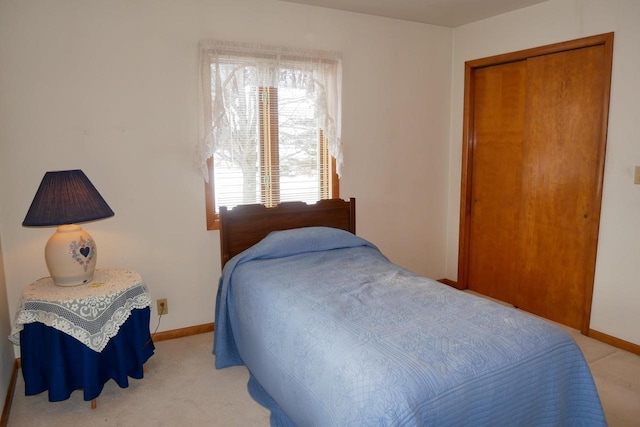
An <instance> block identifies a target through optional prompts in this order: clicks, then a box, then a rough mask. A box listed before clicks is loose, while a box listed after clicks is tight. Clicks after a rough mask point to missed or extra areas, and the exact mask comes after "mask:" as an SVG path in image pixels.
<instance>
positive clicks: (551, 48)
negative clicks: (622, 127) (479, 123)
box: [456, 33, 614, 335]
mask: <svg viewBox="0 0 640 427" xmlns="http://www.w3.org/2000/svg"><path fill="white" fill-rule="evenodd" d="M613 39H614V33H606V34H600V35H595V36H591V37H584V38H580V39H576V40H570V41H567V42H560V43H554V44H550V45H546V46H541V47H535V48H531V49H525V50H521V51H517V52H512V53H506V54H501V55H496V56H491V57H487V58H481V59H476V60H471V61H467V62H465V73H464V110H463V134H462V177H461V189H460V234H459V245H458V281H457V283H456V288H458V289H461V290H462V289H468V287H469V283H468V268H469V250H470V244H469V242H470V238H471V206H472V197H471V195H472V191H471V187H472V177H473V155H474V150H475V145H476V144H475V143H476V141H475V139H474V135H475V132H474V111H473V109H472V106H473V105H474V99H473V94H474V92H475V91H474V85H475V70H476V69H478V68H482V67H489V66H494V65H500V64H505V63H509V62H514V61H521V60H525V59H528V58H532V57H536V56H541V55H548V54H553V53H559V52H564V51H569V50H574V49H581V48H586V47H592V46H600V45H602V46H604V49H605V58H607V59H608V61H605V62H606V64H605V66H606V70H605V85H606V87H605V93H604V97H603V104H604V105H603V108H602V114H603V117H602V123H603V126H602V132H601V134H600V140H599V141H598V147H599V150H598V151H599V156H598V157H599V158H598V166H597V167H598V171H597V173H598V180H597V182H598V184H597V188H596V191H595V199H594V206H595V211H594V214H595V218H593V219H594V221H595V223H596V224H598V227H599V223H600V207H601V203H602V185H603V179H604V161H605V148H606V143H607V128H608V119H609V99H610V88H611V61H612V58H613ZM594 244H595V245H596V249H597V233H596V236H595V241H594ZM594 253H595V251H594ZM595 263H596V259H595V257H594V259H593V260H592V263H591V265H592V267H591V270H592V271H591V277H592V279H591V280H590V281H589V283H586V284H585V287H586V288H585V290H584V291H585V292H584V294H585V301H584V302H583V321H582V328H581V332H582V333H583V334H585V335H586V334H588V331H589V322H590V318H591V302H592V296H593V285H594V276H595Z"/></svg>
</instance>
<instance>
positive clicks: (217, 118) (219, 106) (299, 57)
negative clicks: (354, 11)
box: [196, 41, 343, 180]
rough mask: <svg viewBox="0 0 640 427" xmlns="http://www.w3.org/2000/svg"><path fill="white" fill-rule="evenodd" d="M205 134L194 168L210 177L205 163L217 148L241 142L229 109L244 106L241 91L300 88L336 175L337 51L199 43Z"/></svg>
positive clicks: (338, 150) (338, 154) (338, 131)
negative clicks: (310, 105)
mask: <svg viewBox="0 0 640 427" xmlns="http://www.w3.org/2000/svg"><path fill="white" fill-rule="evenodd" d="M200 65H201V81H202V91H203V92H202V102H203V112H204V129H203V132H204V136H203V137H202V138H201V139H200V141H199V142H198V144H197V147H196V168H197V169H198V170H199V171H200V172H201V173H202V175H203V177H204V179H205V180H208V178H209V171H208V166H207V159H208V158H210V157H211V156H212V155H213V153H214V152H215V151H216V149H217V148H218V147H219V146H220V145H221V144H230V143H233V142H234V138H240V137H242V135H239V134H238V132H237V131H236V128H235V126H234V114H233V108H234V106H235V104H237V102H245V101H243V100H242V98H245V97H246V96H245V94H244V93H243V91H244V87H246V86H248V85H250V86H253V87H273V88H286V89H305V91H304V93H306V96H307V98H308V99H309V100H313V102H314V103H315V117H314V119H315V121H316V124H317V127H318V128H319V129H322V131H323V132H324V134H325V135H326V136H327V138H328V142H329V152H330V153H331V155H332V156H333V157H334V158H335V159H336V169H337V173H338V175H340V173H341V168H342V164H343V159H342V144H341V115H342V111H341V96H342V93H341V92H342V60H341V55H340V54H339V53H337V52H326V51H317V50H304V49H292V48H286V47H277V46H266V45H259V44H243V43H233V42H224V41H201V42H200Z"/></svg>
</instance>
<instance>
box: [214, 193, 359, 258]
mask: <svg viewBox="0 0 640 427" xmlns="http://www.w3.org/2000/svg"><path fill="white" fill-rule="evenodd" d="M313 226H325V227H333V228H339V229H342V230H346V231H350V232H351V233H353V234H355V233H356V199H354V198H351V199H350V200H349V201H345V200H342V199H329V200H320V201H319V202H317V203H315V204H313V205H307V204H306V203H304V202H284V203H281V204H279V205H277V206H275V207H273V208H267V207H265V206H264V205H258V204H256V205H240V206H236V207H235V208H233V209H231V210H229V209H227V208H226V207H224V206H222V207H220V255H221V260H222V266H223V267H224V265H225V264H226V262H227V261H229V260H230V259H231V258H232V257H233V256H235V255H237V254H239V253H240V252H242V251H244V250H245V249H247V248H249V247H250V246H252V245H254V244H256V243H258V242H259V241H260V240H262V239H263V238H265V237H266V236H267V234H269V233H270V232H272V231H277V230H289V229H291V228H301V227H313Z"/></svg>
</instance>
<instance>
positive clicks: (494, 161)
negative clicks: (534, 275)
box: [468, 61, 527, 302]
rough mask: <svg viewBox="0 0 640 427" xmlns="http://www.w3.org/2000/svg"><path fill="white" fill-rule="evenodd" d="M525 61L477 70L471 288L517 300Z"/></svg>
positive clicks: (493, 295) (494, 295) (506, 299)
mask: <svg viewBox="0 0 640 427" xmlns="http://www.w3.org/2000/svg"><path fill="white" fill-rule="evenodd" d="M526 69H527V63H526V61H517V62H512V63H508V64H502V65H497V66H492V67H486V68H481V69H478V70H477V71H476V73H475V81H474V82H475V91H474V94H475V96H474V105H473V109H474V111H475V116H474V118H475V123H474V129H475V138H474V139H475V147H474V156H473V162H474V167H473V176H472V181H473V185H472V196H471V203H472V208H471V209H472V213H473V214H472V215H471V240H470V245H471V247H470V254H471V256H470V257H469V273H468V274H469V277H470V280H469V289H471V290H473V291H476V292H480V293H482V294H484V295H488V296H490V297H492V298H497V299H499V300H502V301H509V302H511V301H513V300H514V298H515V291H516V289H515V285H516V283H517V282H518V269H517V267H518V266H517V260H518V256H517V255H516V253H515V251H516V249H518V248H519V246H518V244H517V243H518V239H519V237H520V224H519V221H520V216H521V214H520V209H521V188H522V154H523V153H522V144H523V135H524V113H525V90H526Z"/></svg>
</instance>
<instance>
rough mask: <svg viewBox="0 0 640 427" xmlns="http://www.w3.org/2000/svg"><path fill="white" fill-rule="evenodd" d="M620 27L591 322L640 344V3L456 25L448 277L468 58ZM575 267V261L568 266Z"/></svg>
mask: <svg viewBox="0 0 640 427" xmlns="http://www.w3.org/2000/svg"><path fill="white" fill-rule="evenodd" d="M611 31H613V32H615V41H614V58H613V77H612V86H611V102H610V112H609V131H608V142H607V155H606V156H607V157H606V162H605V176H604V193H603V201H602V216H601V222H600V237H599V242H598V258H597V262H596V276H595V287H594V294H593V305H592V314H591V328H592V329H595V330H597V331H600V332H603V333H605V334H608V335H612V336H614V337H617V338H620V339H623V340H626V341H629V342H631V343H634V344H640V327H638V325H640V286H639V285H640V262H639V259H638V254H639V253H640V225H639V223H638V219H639V213H640V186H638V185H634V184H633V169H634V165H640V140H639V136H638V135H640V121H639V120H638V117H639V114H640V79H639V78H638V75H639V74H638V70H639V69H640V47H639V46H640V2H639V1H638V0H549V1H547V2H545V3H541V4H539V5H536V6H532V7H529V8H527V9H522V10H519V11H516V12H511V13H508V14H505V15H501V16H498V17H494V18H491V19H486V20H484V21H481V22H477V23H474V24H470V25H467V26H464V27H459V28H456V29H455V31H454V54H453V91H452V131H451V151H450V157H451V169H450V176H449V204H448V206H449V212H450V214H449V222H448V226H447V229H448V233H447V235H448V245H447V248H448V249H447V277H449V278H455V277H457V264H458V252H457V251H458V236H459V233H458V226H459V216H458V209H459V206H460V200H459V198H460V167H461V155H462V154H461V149H462V109H463V94H464V62H465V61H467V60H472V59H478V58H483V57H487V56H491V55H496V54H501V53H507V52H513V51H517V50H521V49H526V48H530V47H535V46H542V45H547V44H551V43H556V42H561V41H567V40H572V39H576V38H581V37H586V36H591V35H595V34H602V33H606V32H611ZM567 268H571V266H567Z"/></svg>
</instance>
